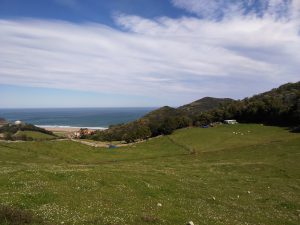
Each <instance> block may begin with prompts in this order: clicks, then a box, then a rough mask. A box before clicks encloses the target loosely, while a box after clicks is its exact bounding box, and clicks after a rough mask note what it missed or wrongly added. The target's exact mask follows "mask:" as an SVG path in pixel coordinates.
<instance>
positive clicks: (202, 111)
mask: <svg viewBox="0 0 300 225" xmlns="http://www.w3.org/2000/svg"><path fill="white" fill-rule="evenodd" d="M227 119H237V120H238V121H239V122H244V123H264V124H269V125H279V126H290V127H291V128H292V129H294V131H297V132H299V130H300V128H299V127H300V82H297V83H288V84H285V85H282V86H280V87H278V88H275V89H273V90H271V91H268V92H265V93H262V94H259V95H255V96H252V97H250V98H245V99H243V100H238V101H234V100H232V99H228V98H211V97H205V98H202V99H200V100H198V101H195V102H192V103H190V104H187V105H184V106H181V107H179V108H171V107H168V106H165V107H162V108H159V109H157V110H154V111H153V112H150V113H149V114H147V115H145V116H144V117H142V118H141V119H138V120H136V121H134V122H131V123H128V124H123V125H117V126H113V127H112V128H110V129H108V130H105V131H98V132H96V134H95V135H93V136H92V137H87V138H92V139H94V140H101V141H121V140H125V141H127V142H134V141H136V140H139V139H147V138H148V137H150V136H151V137H155V136H158V135H161V134H164V135H165V134H171V133H172V132H173V131H174V130H176V129H181V128H183V127H189V126H196V127H199V126H207V125H209V124H211V123H215V122H223V121H224V120H227Z"/></svg>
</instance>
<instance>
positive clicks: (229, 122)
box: [224, 120, 238, 124]
mask: <svg viewBox="0 0 300 225" xmlns="http://www.w3.org/2000/svg"><path fill="white" fill-rule="evenodd" d="M224 123H225V124H237V123H238V122H237V121H236V120H224Z"/></svg>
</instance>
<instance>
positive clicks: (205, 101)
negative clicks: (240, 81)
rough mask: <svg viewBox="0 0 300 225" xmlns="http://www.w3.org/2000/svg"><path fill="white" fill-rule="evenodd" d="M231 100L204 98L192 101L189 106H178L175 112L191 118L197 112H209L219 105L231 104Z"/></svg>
mask: <svg viewBox="0 0 300 225" xmlns="http://www.w3.org/2000/svg"><path fill="white" fill-rule="evenodd" d="M233 101H234V100H233V99H230V98H212V97H204V98H201V99H199V100H197V101H194V102H192V103H190V104H187V105H183V106H180V107H179V108H177V111H179V112H182V113H185V114H187V115H189V116H193V115H195V114H197V113H199V112H205V111H209V110H213V109H216V108H218V107H220V106H221V105H224V104H227V103H230V102H233Z"/></svg>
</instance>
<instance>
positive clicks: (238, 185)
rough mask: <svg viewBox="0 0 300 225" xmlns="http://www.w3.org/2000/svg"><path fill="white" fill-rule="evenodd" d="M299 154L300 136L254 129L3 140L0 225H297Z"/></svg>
mask: <svg viewBox="0 0 300 225" xmlns="http://www.w3.org/2000/svg"><path fill="white" fill-rule="evenodd" d="M299 151H300V138H299V134H294V133H290V132H288V131H287V130H286V129H285V128H280V127H270V126H261V125H255V124H237V125H232V126H226V125H223V126H219V127H214V128H211V129H201V128H186V129H180V130H177V131H175V132H174V133H173V134H171V135H169V136H162V137H157V138H153V139H151V140H148V141H146V142H143V143H139V144H134V145H130V146H127V147H122V148H117V149H107V148H93V147H90V146H86V145H83V144H80V143H77V142H72V141H42V142H22V143H18V142H15V143H5V142H1V143H0V159H1V164H0V171H1V173H0V181H1V182H0V196H1V198H0V224H18V223H17V222H16V220H18V219H19V218H20V217H22V218H24V217H23V216H24V215H28V214H29V213H30V214H32V216H31V217H30V216H27V217H25V218H27V219H28V221H27V222H26V224H28V225H33V224H44V225H45V224H46V223H45V222H48V223H47V224H74V225H90V224H103V225H112V224H121V225H127V224H128V225H131V224H140V225H147V224H155V225H174V224H187V222H188V221H193V222H194V224H208V225H210V224H211V225H215V224H218V225H226V224H235V225H242V224H264V225H281V224H298V222H299V215H298V214H299V212H298V210H299V207H300V196H299V187H300V180H299V174H300V170H299V166H298V164H299V160H300V158H299V156H300V154H299ZM158 203H160V204H158ZM1 206H3V207H6V209H7V210H6V211H4V210H1V209H2V208H3V207H1ZM5 212H6V214H5ZM7 212H10V214H8V213H7ZM30 214H29V215H30ZM3 215H8V216H6V217H4V216H3ZM9 215H14V216H11V217H9ZM36 217H37V218H36ZM36 221H44V223H42V222H39V223H37V222H36Z"/></svg>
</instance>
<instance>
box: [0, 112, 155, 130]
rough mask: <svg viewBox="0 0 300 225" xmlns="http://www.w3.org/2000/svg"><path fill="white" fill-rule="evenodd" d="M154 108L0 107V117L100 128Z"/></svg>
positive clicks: (44, 125)
mask: <svg viewBox="0 0 300 225" xmlns="http://www.w3.org/2000/svg"><path fill="white" fill-rule="evenodd" d="M154 109H155V108H51V109H45V108H43V109H0V117H2V118H5V119H6V120H8V121H12V122H13V121H16V120H21V121H23V122H26V123H30V124H34V125H37V126H40V127H82V128H94V129H101V128H107V127H109V126H110V125H115V124H120V123H127V122H130V121H133V120H136V119H138V118H140V117H142V116H144V115H145V114H147V113H149V112H150V111H152V110H154Z"/></svg>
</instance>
